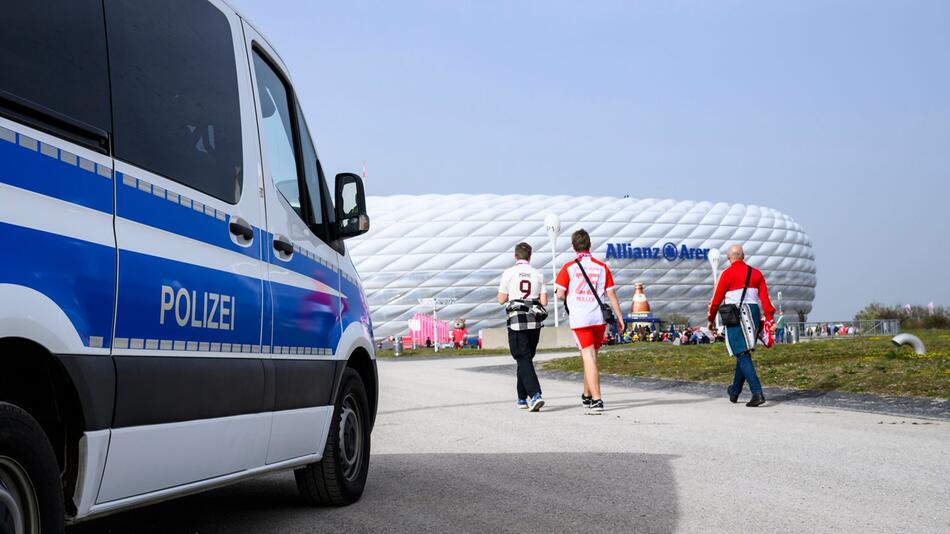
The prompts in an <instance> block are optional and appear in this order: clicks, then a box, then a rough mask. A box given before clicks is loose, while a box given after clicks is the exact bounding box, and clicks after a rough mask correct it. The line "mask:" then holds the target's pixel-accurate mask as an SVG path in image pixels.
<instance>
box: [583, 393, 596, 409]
mask: <svg viewBox="0 0 950 534" xmlns="http://www.w3.org/2000/svg"><path fill="white" fill-rule="evenodd" d="M592 400H594V397H588V396H587V395H584V394H583V393H582V394H581V404H583V405H584V408H590V402H591V401H592Z"/></svg>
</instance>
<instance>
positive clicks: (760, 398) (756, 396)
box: [745, 393, 765, 408]
mask: <svg viewBox="0 0 950 534" xmlns="http://www.w3.org/2000/svg"><path fill="white" fill-rule="evenodd" d="M763 404H765V395H763V394H762V393H753V394H752V400H750V401H749V402H747V403H745V405H746V406H748V407H749V408H755V407H756V406H762V405H763Z"/></svg>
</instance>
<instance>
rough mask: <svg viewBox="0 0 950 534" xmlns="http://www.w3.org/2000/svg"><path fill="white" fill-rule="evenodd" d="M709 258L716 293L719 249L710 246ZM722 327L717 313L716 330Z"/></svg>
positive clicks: (714, 292)
mask: <svg viewBox="0 0 950 534" xmlns="http://www.w3.org/2000/svg"><path fill="white" fill-rule="evenodd" d="M706 257H707V258H709V266H710V267H712V275H713V279H712V280H713V295H714V296H715V294H716V283H717V282H718V281H719V249H718V248H711V249H709V254H707V255H706ZM721 328H722V325H721V324H720V321H719V314H718V313H717V314H716V330H719V329H721Z"/></svg>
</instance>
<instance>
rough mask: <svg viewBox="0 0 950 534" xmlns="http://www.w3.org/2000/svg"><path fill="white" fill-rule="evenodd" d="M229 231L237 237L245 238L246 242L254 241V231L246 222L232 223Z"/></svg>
mask: <svg viewBox="0 0 950 534" xmlns="http://www.w3.org/2000/svg"><path fill="white" fill-rule="evenodd" d="M228 230H230V231H231V233H232V234H234V235H235V236H237V237H243V238H244V240H245V241H250V240H252V239H254V230H253V229H252V228H251V226H250V225H249V224H247V223H245V222H244V221H231V224H229V225H228Z"/></svg>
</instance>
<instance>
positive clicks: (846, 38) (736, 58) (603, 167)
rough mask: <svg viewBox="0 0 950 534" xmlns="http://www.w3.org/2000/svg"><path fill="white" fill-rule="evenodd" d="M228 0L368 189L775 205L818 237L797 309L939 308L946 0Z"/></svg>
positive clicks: (949, 248)
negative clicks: (814, 273) (809, 301)
mask: <svg viewBox="0 0 950 534" xmlns="http://www.w3.org/2000/svg"><path fill="white" fill-rule="evenodd" d="M233 4H234V5H235V6H236V7H237V8H238V9H239V10H241V11H242V13H244V14H245V15H246V16H247V17H248V18H249V19H250V20H251V21H252V22H253V23H254V24H255V26H256V27H257V28H258V29H259V30H260V31H261V32H263V33H264V34H265V35H266V36H267V37H268V39H269V40H270V41H271V43H272V44H274V46H275V47H277V49H278V51H279V53H280V54H281V56H282V58H283V59H284V61H285V62H286V63H287V65H288V67H289V68H290V69H291V72H292V76H293V79H294V83H295V85H296V88H297V91H298V93H299V94H300V98H301V101H302V103H303V106H304V108H305V110H306V113H307V117H308V121H309V123H310V129H311V131H312V132H313V133H314V135H315V136H316V137H317V143H318V150H319V151H320V154H321V158H322V160H323V162H324V166H325V170H326V171H327V174H328V175H329V176H333V174H335V173H336V172H341V171H344V170H350V171H357V172H358V171H359V168H360V164H361V162H362V161H363V160H366V162H367V170H368V175H369V176H368V185H367V189H368V193H369V194H371V195H386V194H395V193H410V194H412V193H430V192H434V193H539V192H545V193H571V192H577V193H595V194H597V193H600V194H605V195H623V194H630V195H631V196H636V197H656V198H674V199H682V200H713V201H726V202H741V203H747V204H758V205H763V206H769V207H773V208H776V209H778V210H780V211H782V212H785V213H787V214H789V215H791V216H792V217H794V218H795V219H796V220H797V221H798V222H799V223H800V224H801V225H802V226H803V227H804V228H805V230H806V231H807V232H808V233H809V234H810V235H811V237H812V240H813V242H814V247H815V254H816V256H817V265H818V288H817V298H816V300H815V309H814V311H813V313H812V315H811V318H813V319H819V320H830V319H836V318H849V317H851V316H852V315H853V314H854V312H855V311H857V310H858V309H859V308H861V307H862V306H863V305H864V304H866V303H868V302H871V301H880V302H883V303H886V304H905V303H918V304H926V303H928V302H930V301H934V302H935V303H936V304H937V305H950V274H948V271H950V206H948V203H950V2H948V1H945V0H943V1H931V2H917V1H902V2H883V1H881V2H871V1H834V0H826V1H821V2H812V1H798V0H796V1H789V2H787V3H779V2H758V1H746V2H729V1H722V2H706V1H695V2H676V1H656V2H649V3H647V2H620V1H615V2H612V1H597V2H578V1H571V2H567V1H550V0H548V1H540V0H538V1H497V2H492V1H468V2H449V1H432V2H414V1H408V0H407V1H406V2H389V1H386V2H361V1H346V2H313V1H304V0H300V1H278V0H275V1H263V0H234V1H233ZM580 184H586V185H585V187H586V186H594V189H593V190H585V189H583V188H582V186H581V185H580Z"/></svg>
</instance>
